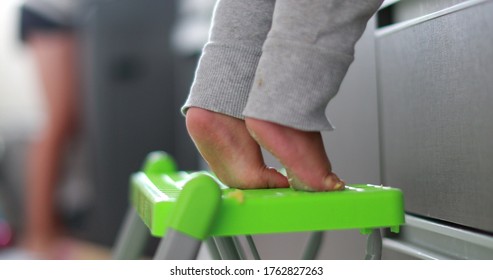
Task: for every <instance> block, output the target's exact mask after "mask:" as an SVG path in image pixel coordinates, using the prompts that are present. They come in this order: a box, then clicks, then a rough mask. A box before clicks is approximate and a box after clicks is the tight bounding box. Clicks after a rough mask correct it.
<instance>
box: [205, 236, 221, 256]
mask: <svg viewBox="0 0 493 280" xmlns="http://www.w3.org/2000/svg"><path fill="white" fill-rule="evenodd" d="M205 244H206V245H207V249H208V250H209V253H210V254H211V257H212V259H213V260H220V259H221V255H220V254H219V249H217V246H216V243H215V242H214V239H213V238H212V237H209V238H208V239H207V240H206V241H205Z"/></svg>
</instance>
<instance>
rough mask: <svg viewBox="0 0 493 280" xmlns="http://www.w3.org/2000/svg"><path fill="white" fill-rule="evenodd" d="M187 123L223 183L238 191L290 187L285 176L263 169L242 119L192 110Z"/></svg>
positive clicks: (257, 150)
mask: <svg viewBox="0 0 493 280" xmlns="http://www.w3.org/2000/svg"><path fill="white" fill-rule="evenodd" d="M186 123H187V129H188V133H189V134H190V136H191V137H192V139H193V141H194V143H195V145H196V146H197V149H198V150H199V152H200V154H201V155H202V157H203V158H204V159H205V160H206V161H207V163H208V164H209V166H210V168H211V169H212V171H213V172H214V173H215V174H216V176H217V177H218V178H219V179H220V180H221V181H222V182H223V183H224V184H226V185H228V186H230V187H234V188H240V189H258V188H287V187H289V182H288V180H287V178H286V177H284V176H283V175H282V174H280V173H279V172H277V171H276V170H275V169H272V168H269V167H267V166H265V163H264V160H263V157H262V153H261V151H260V147H259V145H258V144H257V142H255V140H254V139H253V138H252V137H251V136H250V134H249V133H248V130H247V128H246V126H245V122H244V121H243V120H240V119H237V118H234V117H230V116H227V115H224V114H220V113H215V112H212V111H208V110H205V109H201V108H196V107H192V108H190V109H188V111H187V116H186Z"/></svg>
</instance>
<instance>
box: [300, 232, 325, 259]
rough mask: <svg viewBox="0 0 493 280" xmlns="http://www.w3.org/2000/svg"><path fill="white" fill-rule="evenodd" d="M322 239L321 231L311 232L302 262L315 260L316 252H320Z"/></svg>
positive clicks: (322, 233)
mask: <svg viewBox="0 0 493 280" xmlns="http://www.w3.org/2000/svg"><path fill="white" fill-rule="evenodd" d="M323 237H324V232H323V231H317V232H313V233H312V234H311V235H310V239H308V244H307V245H306V249H305V253H304V254H303V258H302V259H303V260H314V259H316V258H317V255H318V251H319V250H320V244H322V240H323Z"/></svg>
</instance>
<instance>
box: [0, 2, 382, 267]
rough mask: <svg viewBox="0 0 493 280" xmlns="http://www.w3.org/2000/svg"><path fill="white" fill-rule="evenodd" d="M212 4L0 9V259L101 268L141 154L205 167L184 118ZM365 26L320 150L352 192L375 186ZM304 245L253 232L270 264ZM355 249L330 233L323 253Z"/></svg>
mask: <svg viewBox="0 0 493 280" xmlns="http://www.w3.org/2000/svg"><path fill="white" fill-rule="evenodd" d="M214 2H215V1H214V0H73V1H70V0H34V1H29V0H27V1H22V0H3V1H0V259H32V258H34V259H40V258H47V259H107V258H110V250H111V247H112V246H113V244H114V242H115V238H116V235H117V232H118V229H119V227H120V224H121V222H122V219H123V216H124V214H125V211H126V208H127V206H128V201H127V190H128V178H129V176H130V174H131V173H132V172H135V171H137V170H139V169H140V166H141V164H142V162H143V160H144V158H145V156H146V155H147V154H148V153H149V152H151V151H154V150H164V151H167V152H168V153H170V154H171V155H172V156H174V158H175V159H176V160H177V162H178V164H179V166H180V169H184V170H196V169H203V168H205V165H204V164H203V163H201V160H200V158H199V156H198V154H197V152H196V150H195V147H194V146H193V143H192V142H191V141H190V139H189V137H188V135H187V134H186V129H185V124H184V118H183V117H182V116H181V114H180V111H179V109H180V107H181V105H182V104H183V103H184V101H185V99H186V97H187V94H188V90H189V87H190V85H191V82H192V80H193V74H194V70H195V66H196V63H197V60H198V58H199V56H200V52H201V49H202V46H203V44H204V43H205V41H206V39H207V35H208V30H209V24H210V18H211V16H212V11H213V6H214ZM374 29H375V28H374V20H373V19H372V20H371V21H370V23H369V24H368V30H367V31H366V32H365V34H364V35H363V38H362V39H361V41H360V42H359V43H358V45H357V51H356V53H357V55H356V60H355V62H354V63H353V65H352V66H351V68H350V71H349V73H348V76H347V77H346V79H345V80H344V83H343V85H342V87H341V92H340V94H339V95H338V96H337V97H336V98H335V99H334V101H333V102H332V103H331V104H330V106H329V109H328V114H329V117H330V119H331V120H332V121H333V122H334V123H335V125H336V126H337V127H338V128H337V130H336V132H332V133H326V134H324V141H325V142H326V145H327V150H328V151H329V155H330V157H331V159H332V162H333V165H334V167H335V169H336V172H337V173H338V174H339V175H340V176H341V177H342V178H344V179H345V180H346V182H348V183H361V182H364V183H372V184H380V165H379V141H378V137H379V136H378V116H377V99H376V74H375V71H374V67H375V57H374V52H375V48H374V37H373V33H374ZM347 108H350V109H351V110H350V113H348V109H347ZM265 157H266V158H267V161H268V163H269V164H270V165H274V166H276V165H278V163H277V162H276V161H275V160H274V159H273V158H272V157H271V156H269V155H268V154H265ZM277 167H279V166H277ZM307 238H308V235H307V234H304V233H299V234H298V233H296V234H285V235H275V236H272V235H263V236H255V240H256V242H257V243H258V247H259V251H260V253H261V255H262V257H264V258H267V259H294V258H299V257H300V254H301V251H302V247H303V246H304V244H305V242H306V240H307ZM156 242H157V240H153V242H151V244H150V245H149V248H148V250H147V252H148V253H149V254H152V252H153V248H154V247H155V244H156ZM364 244H365V238H364V237H363V236H361V235H360V234H359V232H358V231H339V232H333V233H330V234H327V236H326V241H325V243H324V247H323V248H322V250H321V252H320V255H319V257H320V258H322V259H334V258H342V259H362V258H363V256H364ZM286 245H289V246H286ZM201 258H208V255H207V252H202V253H201Z"/></svg>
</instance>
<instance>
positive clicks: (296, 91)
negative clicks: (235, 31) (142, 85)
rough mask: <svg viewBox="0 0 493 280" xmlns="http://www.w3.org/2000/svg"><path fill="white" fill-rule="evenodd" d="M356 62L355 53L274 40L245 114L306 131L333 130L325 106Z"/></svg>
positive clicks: (265, 51) (262, 61)
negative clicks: (352, 63) (354, 61)
mask: <svg viewBox="0 0 493 280" xmlns="http://www.w3.org/2000/svg"><path fill="white" fill-rule="evenodd" d="M352 61H353V56H352V55H348V54H344V53H336V52H330V50H323V49H319V48H316V47H313V46H311V45H304V44H295V43H290V42H285V41H281V40H277V41H276V40H272V39H271V40H270V41H269V42H266V44H265V45H264V48H263V54H262V58H261V59H260V62H259V65H258V68H257V72H256V75H255V79H254V81H253V84H252V89H251V91H250V95H249V98H248V102H247V105H246V107H245V110H244V111H243V115H244V116H246V117H252V118H258V119H263V120H267V121H272V122H275V123H279V124H282V125H285V126H289V127H293V128H296V129H300V130H304V131H321V130H333V129H334V126H332V124H331V123H330V121H329V120H328V119H327V117H326V114H325V109H326V107H327V105H328V103H329V101H330V100H331V99H332V97H334V96H335V94H336V93H337V91H338V90H339V87H340V84H341V82H342V79H343V78H344V75H345V74H346V72H347V69H348V68H349V65H350V64H351V62H352Z"/></svg>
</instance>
